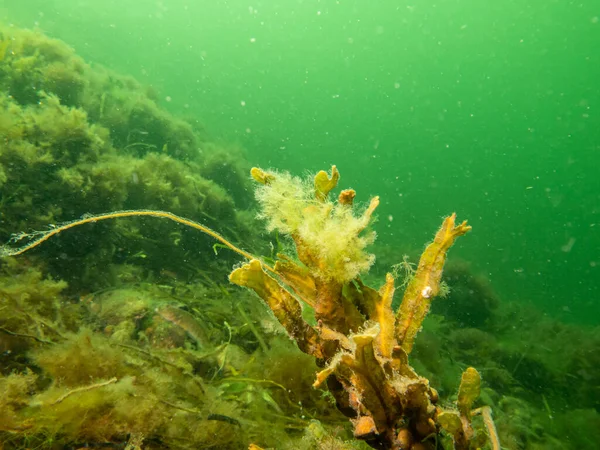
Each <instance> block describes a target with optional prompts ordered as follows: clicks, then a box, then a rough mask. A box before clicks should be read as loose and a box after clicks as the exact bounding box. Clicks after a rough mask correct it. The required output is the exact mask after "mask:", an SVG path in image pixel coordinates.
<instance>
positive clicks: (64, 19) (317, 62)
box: [0, 0, 600, 324]
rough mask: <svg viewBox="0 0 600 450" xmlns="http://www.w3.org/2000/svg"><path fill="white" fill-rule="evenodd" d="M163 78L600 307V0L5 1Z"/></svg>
mask: <svg viewBox="0 0 600 450" xmlns="http://www.w3.org/2000/svg"><path fill="white" fill-rule="evenodd" d="M0 20H2V21H3V22H5V23H14V24H15V25H19V26H22V27H35V26H39V27H40V28H41V29H42V30H43V31H45V32H46V33H48V34H49V35H51V36H53V37H57V38H60V39H62V40H64V41H66V42H67V43H69V44H70V45H71V46H73V47H74V48H75V49H76V51H77V52H78V54H80V55H81V56H83V57H84V58H85V59H86V60H87V61H88V62H91V63H94V62H96V63H100V64H103V65H106V66H108V67H110V68H112V69H114V70H117V71H120V72H122V73H128V74H131V75H132V76H134V77H135V78H137V79H139V80H140V81H142V82H143V83H146V84H150V85H153V86H154V87H155V88H156V90H157V91H158V92H159V95H160V97H161V98H163V99H164V101H163V105H164V106H165V107H167V108H169V109H170V110H171V111H174V112H177V113H181V114H184V115H187V116H193V117H197V118H199V119H200V120H201V121H202V122H203V123H205V124H206V128H207V130H208V131H209V133H211V134H212V135H213V136H216V137H222V138H223V139H225V140H227V141H230V142H231V141H234V142H239V143H240V144H241V145H242V146H243V147H245V148H246V149H247V150H248V158H249V159H250V160H251V161H252V163H254V164H258V165H261V166H263V167H269V166H270V167H277V168H280V169H284V170H290V171H292V172H295V173H302V172H303V171H304V170H310V171H314V170H317V169H321V168H325V167H328V166H329V165H330V164H332V163H335V164H337V166H338V167H339V169H340V171H341V173H342V182H341V185H342V186H344V187H346V186H350V187H353V188H355V189H357V190H358V193H359V197H360V199H361V200H364V201H366V200H367V199H368V196H369V195H371V194H378V195H380V196H381V198H382V206H381V208H380V210H379V214H380V222H379V224H378V231H379V234H380V238H379V239H380V241H381V242H384V243H385V244H387V245H390V246H394V245H402V246H403V247H409V248H410V247H412V248H414V249H415V250H419V249H421V246H422V243H423V242H424V241H426V240H427V239H428V238H430V236H431V235H432V234H433V231H434V230H435V229H436V228H437V226H438V225H439V223H440V217H441V216H442V215H445V214H447V213H449V212H452V211H457V212H458V214H459V218H460V219H462V218H467V219H469V222H470V223H471V224H472V225H473V228H474V231H473V233H471V235H470V236H469V237H467V238H465V239H463V240H461V242H460V245H458V246H457V248H456V249H454V250H453V253H452V254H453V255H457V256H461V257H464V258H466V259H468V260H471V261H473V262H474V263H475V265H476V267H477V268H478V270H480V271H481V272H482V273H484V274H487V276H488V277H489V278H490V279H491V281H492V283H493V285H494V287H495V289H496V290H497V291H499V292H500V294H501V295H502V296H503V297H504V298H507V299H513V300H515V299H516V300H519V301H523V302H530V301H531V302H534V303H536V304H537V305H538V306H542V307H543V308H544V310H545V311H547V312H548V313H549V314H552V315H554V316H560V317H561V318H563V319H565V320H570V321H577V322H582V323H589V324H598V322H599V320H598V317H600V301H599V297H600V287H599V285H600V281H599V280H600V220H599V214H600V170H599V168H600V112H599V108H600V82H599V80H600V51H599V50H598V49H599V48H600V3H598V2H597V1H591V0H587V1H583V2H570V1H567V0H565V1H548V0H533V1H531V0H530V1H527V2H523V1H516V0H504V1H500V2H487V1H486V2H484V1H476V0H470V1H466V0H462V1H461V0H450V1H444V0H441V1H428V0H426V1H418V2H417V1H413V2H406V1H378V2H366V1H342V0H340V1H300V0H296V1H294V0H286V1H281V0H280V1H276V0H269V1H240V0H232V1H207V0H187V1H185V0H169V1H166V0H165V1H163V2H161V1H150V0H118V1H117V0H103V1H92V0H88V1H83V0H26V1H21V2H16V1H14V0H10V1H9V0H3V1H0Z"/></svg>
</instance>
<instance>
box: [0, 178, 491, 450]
mask: <svg viewBox="0 0 600 450" xmlns="http://www.w3.org/2000/svg"><path fill="white" fill-rule="evenodd" d="M251 175H252V177H253V178H254V180H255V181H257V182H258V183H259V185H260V187H259V188H258V190H257V194H256V196H257V199H258V202H259V204H260V206H261V216H262V217H263V218H265V219H266V220H267V228H268V229H270V230H277V231H279V232H280V233H281V234H282V235H284V236H289V237H290V238H291V239H292V240H293V242H294V244H295V248H296V252H295V255H286V254H277V261H276V263H275V265H274V266H273V267H271V266H270V265H269V264H267V263H266V262H263V261H261V260H260V259H258V258H255V257H253V256H252V255H251V254H248V253H247V252H245V251H243V250H240V249H238V248H237V247H236V246H234V245H233V244H231V243H229V242H228V241H227V240H226V239H224V238H222V237H221V236H220V235H218V234H217V233H215V232H213V231H212V230H210V229H208V228H206V227H204V226H203V225H200V224H198V223H195V222H192V221H190V220H188V219H184V218H181V217H178V216H175V215H173V214H171V213H168V212H161V211H148V210H145V211H144V210H142V211H123V212H114V213H107V214H101V215H96V216H92V217H88V218H84V219H81V220H76V221H74V222H71V223H67V224H64V225H60V226H55V227H53V228H52V229H50V230H48V231H46V232H40V233H36V234H34V235H31V236H27V235H22V236H20V237H19V239H17V240H18V241H20V240H22V239H27V238H31V239H32V241H31V242H29V243H27V244H25V245H23V246H21V247H18V248H13V249H10V248H8V247H4V248H3V250H2V254H3V256H17V255H20V254H22V253H25V252H27V251H28V250H30V249H32V248H35V247H37V246H38V245H40V244H41V243H43V242H45V241H47V240H48V239H49V238H50V237H52V236H55V235H57V234H59V233H62V232H64V231H66V230H68V229H70V228H73V227H75V226H80V225H84V224H88V223H90V222H98V221H103V220H106V219H114V218H120V217H127V216H154V217H159V218H166V219H170V220H173V221H175V222H178V223H181V224H183V225H186V226H190V227H192V228H195V229H198V230H200V231H202V232H204V233H206V234H208V235H210V236H211V237H213V238H215V239H217V240H218V241H220V242H221V243H222V244H223V245H225V246H227V247H229V248H230V249H232V250H234V251H235V252H237V253H240V254H241V255H242V256H244V257H245V258H247V259H249V260H250V262H248V263H246V264H244V265H243V266H241V267H238V268H237V269H234V271H233V272H232V273H231V274H230V276H229V279H230V281H231V282H233V283H234V284H237V285H240V286H244V287H248V288H249V289H251V290H253V291H254V292H255V293H256V294H257V295H258V296H259V297H261V298H262V299H263V300H264V302H265V303H266V304H267V306H268V307H269V308H270V309H271V311H272V312H273V314H274V315H275V317H276V319H277V320H278V321H279V323H280V324H281V325H282V326H283V327H284V329H285V330H286V331H287V333H288V335H289V336H290V337H291V338H292V339H293V340H294V341H295V342H296V344H297V345H298V347H299V348H300V350H302V351H303V352H304V353H307V354H309V355H311V356H313V357H314V358H315V360H316V362H317V365H318V366H320V367H322V370H320V371H319V372H318V373H317V374H316V381H315V382H314V384H313V386H314V387H320V386H321V385H323V384H325V383H326V385H327V389H328V391H329V393H330V394H331V395H332V396H333V397H334V398H335V401H336V406H337V408H338V409H339V410H340V411H341V412H342V413H344V414H345V415H347V416H348V417H349V418H350V420H351V422H352V423H353V427H354V437H355V438H357V439H360V440H364V441H365V442H367V443H368V444H369V445H370V446H371V447H373V448H383V449H407V450H408V449H413V450H418V449H428V448H429V449H435V448H437V447H438V440H439V439H442V438H443V437H441V436H440V437H439V438H438V434H439V433H440V432H441V431H442V430H443V431H444V432H445V433H446V435H447V436H448V443H447V446H448V448H454V449H457V450H461V449H471V448H479V447H481V445H483V443H484V442H486V441H487V442H489V444H490V445H491V447H492V448H493V449H499V448H500V443H499V440H498V435H497V432H496V428H495V425H494V423H493V419H492V414H491V409H490V407H489V406H483V407H481V408H478V409H474V408H473V405H474V402H475V401H476V400H477V399H478V398H479V394H480V389H481V376H480V374H479V372H477V370H476V369H474V368H472V367H469V368H467V369H466V370H465V371H464V372H463V374H462V377H461V383H460V387H459V390H458V397H457V401H456V407H454V408H448V407H446V408H444V407H442V406H441V405H438V401H439V396H438V393H437V392H436V391H435V389H433V388H432V387H430V385H429V381H428V380H427V379H426V378H423V377H421V376H419V375H418V374H417V373H416V372H415V371H414V369H413V368H412V367H411V366H410V365H409V363H408V355H409V353H410V352H411V350H412V348H413V345H414V341H415V337H416V334H417V333H418V331H419V330H420V329H421V325H422V323H423V320H424V319H425V317H426V315H427V313H428V312H429V309H430V304H431V301H432V299H433V298H434V297H435V296H437V295H438V294H439V292H440V283H441V276H442V270H443V266H444V263H445V260H446V253H447V252H448V250H449V249H450V247H451V246H452V245H453V243H454V241H455V240H456V239H457V238H458V237H459V236H462V235H464V234H465V233H467V232H468V231H469V230H470V229H471V227H469V226H468V225H467V224H466V222H463V223H461V224H458V225H457V224H455V215H451V216H449V217H447V218H446V219H445V220H444V222H443V224H442V226H441V228H440V230H439V231H438V232H437V234H436V236H435V238H434V240H433V242H432V243H431V244H429V245H428V246H427V248H426V249H425V251H424V252H423V255H422V256H421V259H420V262H419V265H418V268H417V269H416V271H415V273H414V276H413V277H412V279H411V280H410V282H409V283H408V285H407V286H406V290H405V293H404V297H403V300H402V303H401V304H400V307H399V308H398V311H397V312H394V311H393V310H392V307H391V305H392V299H393V295H394V290H395V288H394V278H393V276H392V274H391V273H388V274H387V276H386V282H385V284H384V285H383V286H382V287H381V288H380V289H379V290H375V289H372V288H370V287H368V286H366V285H365V284H364V283H363V282H362V280H361V278H360V274H361V273H364V272H367V271H368V269H369V268H370V266H371V264H372V263H373V260H374V257H373V255H371V254H368V253H367V252H366V250H365V248H366V246H367V245H368V244H370V243H371V242H372V241H373V240H374V237H375V236H374V233H373V232H372V231H369V230H367V228H368V226H369V223H370V221H371V217H372V214H373V212H374V211H375V209H376V207H377V206H378V204H379V198H378V197H374V198H372V199H371V201H370V204H369V206H368V207H367V209H366V210H365V211H364V212H363V213H362V214H357V213H356V212H355V211H354V207H353V206H354V205H353V202H354V198H355V195H356V193H355V192H354V191H353V190H351V189H347V190H342V191H341V192H340V194H339V196H338V199H337V201H336V202H333V201H331V200H329V194H330V192H331V191H332V190H333V189H335V188H336V186H337V182H338V180H339V172H338V171H337V169H336V167H335V166H333V167H332V169H331V174H330V175H327V173H326V172H324V171H321V172H319V173H318V174H317V175H316V176H315V177H314V183H313V184H312V185H311V184H310V183H307V182H303V181H302V180H299V179H297V178H294V177H291V176H290V175H289V174H287V173H276V172H265V171H263V170H261V169H258V168H253V169H252V171H251ZM300 302H303V303H304V305H305V306H306V309H307V310H308V309H312V311H313V316H314V317H313V318H311V319H306V320H305V318H304V315H305V314H307V313H306V312H305V311H303V308H302V305H301V303H300ZM157 311H159V315H160V317H162V318H164V319H166V320H167V321H168V322H174V323H179V324H180V325H181V323H182V321H183V320H184V319H182V318H181V317H182V316H183V315H185V313H184V312H182V311H170V312H167V313H165V311H164V308H161V309H160V310H157ZM182 328H184V329H185V330H186V331H187V332H188V333H189V334H190V335H191V336H192V337H194V339H195V340H196V341H197V342H198V343H199V344H200V345H202V344H203V343H207V342H208V339H207V338H206V337H200V336H204V335H205V333H204V331H203V330H202V328H201V327H200V326H196V327H191V326H182ZM52 359H53V360H56V359H57V358H52ZM94 359H96V358H94ZM100 359H102V357H101V356H100ZM121 376H124V375H121ZM98 378H106V376H104V377H98ZM118 379H119V377H118V376H114V377H113V378H111V380H110V381H111V382H117V380H118ZM105 383H108V382H105ZM105 385H106V384H104V383H102V384H100V385H99V386H101V387H104V386H105ZM95 387H96V385H94V386H92V387H91V388H95ZM91 388H90V389H91ZM65 395H69V394H65ZM61 398H62V397H61ZM477 415H480V416H481V417H482V419H483V424H481V425H480V426H479V428H482V429H483V428H485V429H486V432H483V431H482V430H478V427H477V426H475V423H476V422H475V421H474V420H473V418H474V417H475V416H477ZM486 433H487V434H486ZM145 434H147V433H145Z"/></svg>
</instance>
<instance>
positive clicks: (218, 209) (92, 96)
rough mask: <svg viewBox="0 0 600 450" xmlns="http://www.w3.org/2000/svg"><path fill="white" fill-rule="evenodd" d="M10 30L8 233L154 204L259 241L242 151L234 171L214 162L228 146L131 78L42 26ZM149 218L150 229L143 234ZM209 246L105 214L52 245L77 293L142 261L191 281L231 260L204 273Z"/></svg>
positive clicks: (3, 66)
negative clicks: (225, 173) (108, 219)
mask: <svg viewBox="0 0 600 450" xmlns="http://www.w3.org/2000/svg"><path fill="white" fill-rule="evenodd" d="M0 36H1V38H0V54H1V55H0V56H1V57H0V92H2V93H3V95H2V96H1V98H0V142H1V143H2V145H1V146H0V199H1V200H0V207H1V209H2V212H3V221H2V223H1V224H0V239H2V240H6V239H8V238H9V236H10V233H11V232H12V230H15V229H24V230H25V229H29V227H31V228H33V229H38V228H40V227H42V226H43V225H45V224H54V225H56V224H60V223H62V222H64V221H66V220H69V219H71V218H73V217H82V216H86V215H88V214H97V213H98V212H101V211H107V210H122V209H140V208H154V209H164V210H169V211H171V212H172V213H174V214H178V215H182V216H190V217H200V218H202V221H203V222H204V223H206V224H208V225H210V226H212V227H214V228H216V229H218V230H219V231H221V232H223V233H227V234H228V235H231V236H234V237H235V238H236V239H240V240H241V239H243V240H244V241H246V242H251V241H253V240H254V232H253V228H252V227H251V224H249V223H248V220H247V219H248V214H247V212H246V211H244V208H249V207H250V203H249V201H248V194H247V192H249V191H250V189H248V187H249V186H248V185H249V181H248V179H247V176H246V170H245V168H244V162H243V160H242V157H241V156H239V157H238V158H236V160H235V161H231V160H229V161H228V165H227V167H228V170H229V171H230V172H231V173H230V175H229V177H228V179H227V180H225V179H224V178H221V173H220V172H219V170H217V168H216V167H217V163H216V162H215V161H216V160H219V159H220V160H221V162H223V163H224V162H226V158H225V157H224V156H223V155H224V153H225V152H224V151H223V150H222V146H221V145H219V144H217V143H214V142H209V141H208V140H207V137H206V135H205V133H203V132H201V131H200V130H199V128H198V127H195V126H194V125H193V124H190V123H188V122H186V121H183V120H181V119H179V118H176V117H174V116H172V115H171V114H169V113H168V112H166V111H165V110H163V109H162V108H161V107H160V106H159V104H158V103H157V99H156V96H155V95H153V94H152V93H151V92H149V90H148V89H146V88H145V87H143V86H141V85H140V84H139V83H138V82H137V81H135V80H134V79H132V78H131V77H124V76H121V75H119V74H116V73H113V72H111V71H109V70H107V69H104V68H102V67H101V66H97V65H94V66H90V65H89V64H87V63H86V62H85V61H83V59H81V58H80V57H79V56H77V55H76V54H75V52H74V51H73V50H72V49H71V48H70V47H68V46H67V45H66V44H65V43H63V42H61V41H58V40H55V39H50V38H48V37H47V36H44V35H43V34H42V33H40V32H38V31H31V30H23V29H18V28H15V27H0ZM205 162H207V164H206V165H205ZM243 168H244V169H243ZM242 169H243V171H242ZM236 171H237V172H236ZM242 173H243V175H242ZM145 227H149V230H152V232H151V233H150V234H146V233H141V232H140V229H142V228H145ZM150 235H163V236H168V237H169V239H161V240H153V239H151V238H148V237H147V236H150ZM210 245H211V241H210V240H208V239H206V238H205V237H204V236H202V235H199V234H197V233H191V232H189V230H185V229H181V228H178V227H176V226H172V225H168V224H165V223H163V222H160V223H159V222H151V223H148V224H145V223H143V222H140V221H135V220H133V221H128V222H125V223H122V222H121V223H119V222H115V223H113V224H106V223H105V224H102V225H100V226H97V227H92V228H90V229H89V230H88V231H87V233H86V234H85V235H78V236H75V238H74V239H73V240H68V241H64V242H63V241H57V242H56V244H55V246H54V248H53V250H54V251H60V252H64V253H65V254H68V255H69V258H64V259H61V260H59V261H57V262H56V263H55V264H53V265H52V266H50V267H49V270H50V271H51V272H52V274H53V275H54V276H56V277H57V278H61V279H64V280H66V281H68V283H69V289H71V290H72V291H75V290H77V289H78V288H80V289H83V288H84V287H85V288H87V289H91V290H94V289H95V288H99V287H101V286H104V285H106V283H112V284H114V283H117V282H119V280H118V279H117V277H118V274H117V273H118V272H119V271H120V270H119V267H122V266H123V265H127V266H129V267H133V266H135V267H139V268H141V269H142V270H140V271H138V279H156V278H157V277H158V276H159V275H160V274H161V273H164V271H168V272H170V273H174V274H175V275H176V276H178V277H181V278H183V279H188V280H189V279H194V278H198V277H204V276H205V275H206V272H211V271H218V270H219V269H220V266H221V265H222V264H231V263H233V260H229V261H225V258H226V256H221V257H220V258H216V257H215V258H214V260H213V261H212V263H213V264H212V266H213V267H209V266H208V265H207V264H206V261H205V263H204V267H205V269H204V273H202V274H199V273H198V271H197V269H196V267H198V266H200V264H199V262H200V257H199V256H198V252H190V251H189V250H188V249H189V248H199V247H200V248H201V247H203V246H204V247H205V248H207V249H209V248H210ZM166 248H168V249H169V251H165V249H166ZM164 255H167V257H166V258H165V257H164ZM203 259H204V260H206V258H205V257H204V258H203ZM158 260H161V264H157V261H158ZM183 260H185V261H188V262H189V264H182V263H181V261H183ZM194 263H197V264H194ZM99 266H102V267H104V268H106V270H104V271H102V272H101V271H98V270H97V267H99Z"/></svg>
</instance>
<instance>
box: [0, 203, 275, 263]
mask: <svg viewBox="0 0 600 450" xmlns="http://www.w3.org/2000/svg"><path fill="white" fill-rule="evenodd" d="M142 216H150V217H159V218H161V219H169V220H172V221H173V222H177V223H180V224H182V225H185V226H188V227H191V228H195V229H196V230H200V231H202V232H203V233H205V234H208V235H209V236H210V237H212V238H213V239H216V240H217V241H219V242H220V243H222V244H223V245H225V246H226V247H228V248H230V249H231V250H233V251H234V252H236V253H238V254H240V255H242V256H243V257H244V258H246V259H249V260H252V259H257V258H256V257H255V256H254V255H252V254H250V253H248V252H246V251H244V250H242V249H241V248H238V247H236V246H235V245H233V244H232V243H231V242H229V241H228V240H227V239H225V238H224V237H223V236H221V235H220V234H219V233H217V232H216V231H213V230H211V229H210V228H208V227H206V226H204V225H202V224H199V223H198V222H194V221H193V220H190V219H186V218H184V217H180V216H177V215H175V214H173V213H170V212H167V211H155V210H148V209H142V210H135V211H114V212H110V213H106V214H98V215H95V216H94V215H92V216H89V217H83V218H82V219H78V220H74V221H72V222H68V223H65V224H62V225H57V226H55V227H53V228H52V229H50V230H47V231H38V232H35V233H34V234H33V236H35V235H37V236H39V237H38V238H36V239H34V240H33V241H31V242H29V243H28V244H26V245H23V246H21V247H16V248H10V247H8V246H6V245H5V246H2V247H1V248H0V257H6V256H17V255H20V254H22V253H25V252H26V251H29V250H31V249H32V248H34V247H37V246H38V245H40V244H41V243H43V242H45V241H47V240H48V239H50V238H51V237H52V236H56V235H57V234H59V233H61V232H62V231H65V230H68V229H70V228H74V227H78V226H79V225H85V224H87V223H94V222H99V221H101V220H107V219H119V218H122V217H142ZM28 236H29V235H27V234H22V235H20V236H18V237H17V240H19V239H23V238H26V237H28ZM261 264H262V266H263V267H265V268H266V269H268V270H269V271H271V272H275V270H274V269H273V268H272V267H270V266H269V265H267V264H265V263H263V262H262V261H261Z"/></svg>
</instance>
